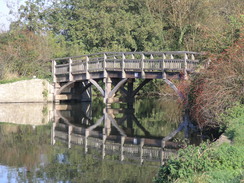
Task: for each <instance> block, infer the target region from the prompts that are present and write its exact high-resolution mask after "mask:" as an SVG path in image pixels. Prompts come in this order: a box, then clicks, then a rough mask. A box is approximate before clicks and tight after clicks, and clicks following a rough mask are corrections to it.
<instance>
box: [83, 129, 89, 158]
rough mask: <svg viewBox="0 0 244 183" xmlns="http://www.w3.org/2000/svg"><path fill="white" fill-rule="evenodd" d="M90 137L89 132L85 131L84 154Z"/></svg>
mask: <svg viewBox="0 0 244 183" xmlns="http://www.w3.org/2000/svg"><path fill="white" fill-rule="evenodd" d="M89 135H90V130H87V129H86V130H85V143H84V144H85V154H86V153H87V152H88V136H89Z"/></svg>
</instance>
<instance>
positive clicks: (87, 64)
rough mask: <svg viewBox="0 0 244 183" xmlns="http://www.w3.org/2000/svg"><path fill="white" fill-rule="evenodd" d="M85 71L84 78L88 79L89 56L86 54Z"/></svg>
mask: <svg viewBox="0 0 244 183" xmlns="http://www.w3.org/2000/svg"><path fill="white" fill-rule="evenodd" d="M85 71H86V79H90V73H89V57H88V56H86V67H85Z"/></svg>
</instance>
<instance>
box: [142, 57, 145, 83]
mask: <svg viewBox="0 0 244 183" xmlns="http://www.w3.org/2000/svg"><path fill="white" fill-rule="evenodd" d="M144 59H145V55H144V54H142V58H141V78H145V71H144Z"/></svg>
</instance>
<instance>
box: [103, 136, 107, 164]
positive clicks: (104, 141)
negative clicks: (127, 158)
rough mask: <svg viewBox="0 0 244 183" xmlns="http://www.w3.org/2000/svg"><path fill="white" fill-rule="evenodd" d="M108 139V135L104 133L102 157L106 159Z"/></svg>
mask: <svg viewBox="0 0 244 183" xmlns="http://www.w3.org/2000/svg"><path fill="white" fill-rule="evenodd" d="M106 139H107V135H106V134H104V133H103V145H102V159H104V158H105V156H106Z"/></svg>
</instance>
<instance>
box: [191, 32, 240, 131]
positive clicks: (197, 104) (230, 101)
mask: <svg viewBox="0 0 244 183" xmlns="http://www.w3.org/2000/svg"><path fill="white" fill-rule="evenodd" d="M243 47H244V37H241V38H240V40H239V42H237V43H236V44H235V45H234V46H232V47H231V48H229V49H228V50H226V51H225V53H223V54H222V55H220V56H218V59H215V60H214V59H213V60H212V64H211V65H210V67H209V68H208V69H207V70H204V71H203V72H201V73H200V74H199V75H197V76H196V77H195V78H194V80H193V83H192V85H191V90H190V94H189V108H190V115H191V119H192V120H193V121H195V122H196V123H197V124H198V125H199V127H200V128H204V127H216V126H219V125H220V124H221V122H222V121H221V119H220V118H219V115H220V114H222V113H224V112H225V111H226V110H227V109H228V108H230V107H232V106H233V105H234V104H235V103H236V102H242V103H243V101H244V90H243V86H244V49H243Z"/></svg>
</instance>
